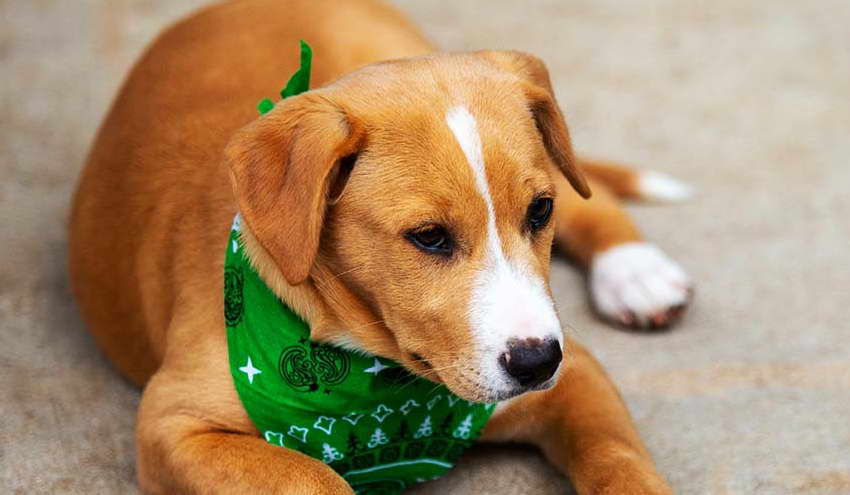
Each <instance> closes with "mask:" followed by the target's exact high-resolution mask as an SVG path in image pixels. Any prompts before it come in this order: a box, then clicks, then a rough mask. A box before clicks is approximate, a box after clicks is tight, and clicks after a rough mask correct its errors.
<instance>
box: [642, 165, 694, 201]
mask: <svg viewBox="0 0 850 495" xmlns="http://www.w3.org/2000/svg"><path fill="white" fill-rule="evenodd" d="M638 191H639V192H640V195H641V197H642V198H645V199H650V200H655V201H669V202H677V201H685V200H687V199H690V198H691V197H692V196H693V195H694V188H693V187H691V186H690V185H688V184H685V183H684V182H682V181H680V180H678V179H675V178H673V177H671V176H669V175H667V174H664V173H661V172H654V171H648V172H641V173H640V176H639V177H638Z"/></svg>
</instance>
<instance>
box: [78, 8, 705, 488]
mask: <svg viewBox="0 0 850 495" xmlns="http://www.w3.org/2000/svg"><path fill="white" fill-rule="evenodd" d="M299 38H303V39H305V40H307V41H309V43H310V44H311V45H312V46H313V49H314V51H315V54H316V58H315V60H314V63H313V69H314V70H313V83H314V84H313V87H314V88H315V89H313V90H311V91H309V92H306V93H303V94H301V95H298V96H294V97H291V98H288V99H286V100H283V101H282V102H281V103H279V104H278V105H277V106H276V108H275V109H274V110H272V111H271V112H269V113H268V114H266V115H264V116H263V117H259V118H258V116H257V115H256V110H255V106H256V103H257V101H258V100H259V99H260V98H262V97H264V96H268V95H270V94H273V91H275V90H276V89H278V88H279V86H280V85H281V84H282V83H283V82H284V80H285V78H286V77H287V76H288V75H289V74H291V73H292V72H293V71H294V70H295V69H296V67H297V52H296V47H297V41H298V39H299ZM591 189H592V190H593V196H592V197H591ZM685 192H686V191H685V190H684V189H683V187H682V186H681V185H679V184H678V183H676V182H672V181H671V180H669V179H667V178H665V177H661V176H657V175H638V174H635V173H632V172H630V171H627V170H625V169H622V168H619V167H617V166H612V165H608V164H604V163H594V162H583V161H580V160H576V159H575V158H574V157H573V153H572V149H571V145H570V138H569V135H568V131H567V127H566V124H565V122H564V118H563V116H562V114H561V111H560V110H559V108H558V105H557V103H556V101H555V98H554V95H553V93H552V88H551V85H550V82H549V77H548V74H547V71H546V69H545V67H544V65H543V63H542V62H541V61H540V60H538V59H536V58H534V57H532V56H530V55H527V54H523V53H519V52H509V51H490V52H475V53H455V54H448V53H438V52H436V48H435V47H434V46H433V45H432V44H431V43H430V42H428V41H427V40H426V39H425V38H424V37H423V36H422V35H421V34H420V33H419V32H418V31H417V30H416V29H415V28H414V27H413V26H412V25H411V24H410V23H409V22H408V21H407V20H406V19H404V18H403V17H402V16H401V15H400V14H398V13H397V12H396V11H395V10H393V9H391V8H389V7H387V6H385V5H383V4H380V3H377V2H375V1H373V0H349V1H347V2H330V1H317V0H286V1H280V0H237V1H232V2H226V3H221V4H217V5H215V6H212V7H210V8H208V9H206V10H204V11H202V12H199V13H197V14H196V15H194V16H192V17H191V18H189V19H187V20H185V21H183V22H181V23H179V24H177V25H176V26H174V27H172V28H171V29H169V30H168V31H166V32H165V33H164V34H163V35H161V36H160V38H159V39H158V40H157V41H156V42H155V43H154V44H153V45H152V46H151V47H150V48H149V50H148V51H147V53H146V54H145V55H144V56H143V57H142V59H141V60H140V61H139V62H138V64H137V65H136V66H135V68H134V69H133V71H132V72H131V74H130V76H129V77H128V79H127V81H126V83H125V85H124V87H123V88H122V90H121V92H120V94H119V96H118V98H117V100H116V101H115V103H114V105H113V107H112V109H111V110H110V112H109V115H108V116H107V118H106V120H105V122H104V123H103V126H102V128H101V129H100V132H99V135H98V137H97V140H96V142H95V144H94V147H93V149H92V152H91V155H90V157H89V161H88V164H87V166H86V167H85V170H84V171H83V174H82V178H81V181H80V184H79V188H78V191H77V194H76V197H75V200H74V205H73V212H72V217H71V226H70V267H71V278H72V283H73V288H74V292H75V295H76V298H77V300H78V302H79V305H80V307H81V311H82V314H83V317H84V319H85V320H86V322H87V324H88V326H89V328H90V330H91V332H92V333H93V334H94V336H95V338H96V340H97V342H98V344H99V345H100V346H101V347H102V348H103V349H104V351H105V352H106V354H107V355H108V356H109V357H110V359H111V360H112V361H113V362H114V363H115V364H116V366H117V367H118V368H119V369H120V371H121V372H122V373H124V374H125V375H126V376H128V377H129V378H130V379H132V380H133V381H134V382H135V383H137V384H139V385H142V386H144V394H143V397H142V401H141V405H140V408H139V414H138V426H137V448H138V455H137V462H138V470H137V472H138V477H139V483H140V484H141V486H142V488H143V489H144V490H145V491H147V492H150V493H212V492H214V493H298V494H326V493H328V494H330V493H333V494H335V493H352V492H353V491H355V490H356V491H357V492H358V493H398V492H400V491H401V490H403V489H404V488H405V487H407V486H409V485H410V484H412V483H414V482H416V481H421V480H422V479H425V478H427V477H430V475H431V474H434V473H436V474H437V475H439V474H441V473H442V472H444V471H445V470H446V469H448V468H449V467H450V466H451V464H452V463H453V462H454V460H455V459H456V458H457V457H458V456H459V455H460V453H461V452H462V451H463V449H465V448H466V447H467V446H468V444H469V443H470V442H471V440H472V439H473V438H476V437H478V439H479V440H480V441H488V442H508V441H510V442H530V443H533V444H536V445H538V446H539V447H540V448H541V449H542V451H543V452H544V453H545V455H546V456H547V457H548V458H549V459H550V460H551V462H552V463H554V464H555V465H556V466H558V467H559V468H560V469H561V470H562V471H563V472H564V473H566V474H567V475H569V477H570V478H571V479H572V482H573V484H574V485H575V487H576V489H577V490H578V492H579V493H581V494H591V493H612V494H614V493H616V494H663V493H670V489H669V487H668V485H667V484H666V482H665V481H664V480H663V478H662V477H661V476H660V475H659V474H658V473H657V471H656V469H655V467H654V466H653V462H652V460H651V458H650V456H649V454H648V452H647V450H646V449H645V447H644V446H643V444H642V443H641V441H640V439H639V437H638V435H637V433H636V432H635V429H634V426H633V425H632V422H631V420H630V418H629V415H628V412H627V410H626V408H625V407H624V405H623V403H622V401H621V400H620V398H619V397H618V395H617V392H616V390H615V389H614V387H613V386H612V384H611V383H610V381H609V380H608V378H607V377H606V375H605V373H604V372H603V370H602V369H601V368H600V366H599V365H598V364H597V363H596V362H595V361H594V360H593V358H592V357H591V356H590V354H589V353H588V352H587V351H586V350H585V349H584V348H582V347H581V346H580V345H578V344H577V343H576V342H574V341H573V340H571V339H569V338H568V337H566V336H565V335H564V334H563V332H562V330H561V325H560V323H559V321H558V317H557V314H556V311H555V308H554V305H553V301H552V297H551V293H550V289H549V284H548V277H549V270H548V268H549V261H550V251H551V246H552V243H553V240H555V241H557V242H558V244H559V245H560V246H561V247H562V248H563V249H565V250H566V251H567V252H569V253H571V254H572V255H573V256H574V257H575V258H576V259H577V260H578V261H579V262H580V263H582V264H583V265H585V266H586V267H588V268H589V270H590V274H591V288H592V293H593V295H594V297H595V303H596V305H597V307H598V309H599V311H600V312H601V313H602V314H603V315H605V316H606V317H608V318H611V319H614V320H616V321H619V322H621V323H623V324H626V325H634V326H663V325H666V324H668V323H670V322H671V321H672V320H673V319H675V317H676V316H677V314H678V313H679V312H680V310H681V308H682V307H683V306H684V305H685V303H686V302H687V298H688V292H689V288H690V282H689V281H688V279H687V277H686V276H685V275H684V274H683V273H682V271H681V269H679V268H678V267H677V266H676V265H675V264H674V263H673V262H671V261H670V260H669V259H667V258H666V257H665V256H664V255H663V254H662V253H661V252H660V251H659V250H658V249H656V248H654V247H652V246H651V245H649V244H646V243H643V242H642V241H641V239H640V236H639V233H638V232H637V230H636V229H635V228H634V227H633V225H632V224H631V222H630V221H629V220H628V218H627V217H626V215H625V214H624V213H623V211H622V210H621V209H620V207H619V206H618V205H617V202H616V200H615V197H616V196H640V197H647V196H652V195H654V196H660V197H668V198H671V199H672V198H673V197H675V196H680V195H683V194H684V193H685ZM587 198H589V199H587ZM234 218H236V221H235V222H233V219H234ZM232 222H233V224H232ZM231 224H232V226H231ZM228 236H230V237H228ZM225 252H226V253H227V254H226V255H225ZM226 260H227V261H226ZM256 308H265V309H264V310H263V311H259V310H258V309H256ZM259 313H262V314H260V316H256V315H257V314H259ZM269 318H270V320H268V319H269ZM262 325H266V326H267V327H268V329H266V330H263V331H262V332H264V333H262V335H263V338H262V339H260V340H257V341H256V342H254V343H253V344H250V345H255V347H254V348H252V349H253V351H250V352H255V353H256V354H247V355H246V354H245V352H249V351H245V349H247V347H243V344H242V343H237V339H241V338H255V337H256V335H260V333H259V332H260V330H259V328H260V326H262ZM264 328H265V327H264ZM298 332H301V333H298ZM255 334H256V335H255ZM296 337H297V338H296ZM290 338H291V341H286V342H285V343H282V342H283V341H281V342H278V341H277V340H276V339H290ZM263 339H266V340H263ZM255 340H256V339H255ZM239 342H241V341H239ZM245 345H246V346H247V345H249V344H245ZM276 346H277V347H276ZM243 351H245V352H243ZM260 354H262V355H263V356H265V357H262V356H260V357H258V355H260ZM246 358H247V359H246ZM367 366H368V367H367ZM349 382H350V383H349ZM355 382H356V383H355ZM262 387H273V388H262ZM393 387H395V388H393ZM387 390H389V391H393V394H394V395H393V394H389V395H387V393H386V391H387ZM417 393H421V394H422V395H415V394H417ZM252 394H253V395H252ZM390 395H392V397H390ZM393 397H395V398H393ZM296 399H297V401H299V402H298V403H297V406H293V405H292V404H294V402H291V401H294V400H296ZM384 399H386V401H385V400H384ZM258 400H262V401H266V402H263V404H264V405H262V406H256V401H258ZM393 400H397V401H398V402H391V401H393ZM286 401H290V402H288V403H287V404H289V405H288V406H285V407H284V405H281V409H280V410H275V409H274V408H273V407H272V406H271V405H270V404H272V405H274V404H277V403H278V402H280V403H281V404H283V403H284V402H286ZM330 402H333V403H334V404H335V405H334V407H336V408H337V409H333V408H331V407H330V406H327V404H329V403H330ZM432 402H433V404H432ZM346 404H348V406H349V407H348V409H346V410H339V409H338V407H345V405H346ZM325 407H327V408H328V409H327V410H326V409H323V408H325ZM269 408H271V409H269ZM438 410H439V411H442V412H441V414H442V416H440V417H439V418H438V417H437V416H436V414H437V413H436V411H438ZM302 413H303V414H304V415H307V414H308V413H309V414H313V416H304V417H310V418H313V417H315V418H316V421H315V423H313V422H312V419H311V420H310V421H309V422H308V423H305V422H304V421H302V419H303V418H302V416H299V415H301V414H302ZM412 418H416V421H415V422H414V421H413V419H412ZM265 421H277V422H279V423H281V425H282V426H280V427H279V428H277V429H275V428H274V427H266V425H265V423H264V422H265ZM414 428H415V429H416V431H412V430H413V429H414ZM390 429H392V430H393V432H394V433H392V434H387V431H389V430H390ZM364 432H365V433H364ZM364 434H365V435H366V436H365V437H364V436H363V435H364ZM341 435H345V436H347V444H342V443H341V442H342V441H343V440H342V439H343V437H341ZM281 446H283V447H286V448H281ZM405 470H406V471H405ZM401 471H405V472H404V473H401ZM376 474H377V477H376V476H374V475H376ZM367 475H370V476H367Z"/></svg>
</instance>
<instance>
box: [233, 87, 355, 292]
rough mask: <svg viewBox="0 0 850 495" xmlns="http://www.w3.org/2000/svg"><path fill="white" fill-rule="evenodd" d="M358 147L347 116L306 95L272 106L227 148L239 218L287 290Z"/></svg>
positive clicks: (307, 259) (303, 269)
mask: <svg viewBox="0 0 850 495" xmlns="http://www.w3.org/2000/svg"><path fill="white" fill-rule="evenodd" d="M364 142H365V133H364V132H363V128H362V126H361V125H359V124H358V123H357V122H356V120H355V119H354V118H352V117H351V116H350V115H349V114H348V113H347V112H346V110H344V109H343V108H341V107H340V106H338V105H337V104H335V103H333V102H332V101H331V100H330V99H328V98H326V97H325V96H323V95H321V94H318V93H317V92H310V93H305V94H303V95H299V96H295V97H292V98H288V99H286V100H283V101H282V102H280V103H278V104H277V106H276V107H275V108H274V110H272V111H271V112H269V113H267V114H266V115H264V116H263V117H260V118H259V119H257V120H256V121H254V122H253V123H251V124H249V125H247V126H246V127H244V128H243V129H241V130H240V131H239V132H238V133H237V134H236V135H235V136H234V137H233V138H232V139H231V141H230V143H229V144H228V145H227V148H226V150H225V156H226V159H227V162H228V165H229V167H230V177H231V181H232V184H233V190H234V194H235V196H236V200H237V204H238V207H239V213H240V215H241V216H242V218H243V220H244V221H245V223H246V224H247V226H248V228H249V229H250V230H251V233H252V234H253V235H254V236H255V237H256V239H257V241H258V242H259V243H260V245H261V246H262V247H263V248H264V249H265V250H266V251H267V252H268V254H269V255H270V256H271V257H272V259H273V260H274V261H275V263H276V264H277V265H278V267H279V268H280V270H281V272H282V274H283V276H284V278H286V281H287V282H289V283H290V284H292V285H297V284H300V283H301V282H303V281H304V280H305V279H306V278H307V276H308V275H309V273H310V270H311V268H312V266H313V262H314V261H315V258H316V253H317V252H318V249H319V238H320V236H321V232H322V225H323V222H324V217H325V210H326V209H327V206H328V202H329V201H332V200H333V199H334V198H335V197H338V196H339V194H341V192H342V187H343V186H344V183H345V181H346V180H347V179H348V174H349V172H350V171H351V169H350V167H351V165H352V164H353V161H352V160H353V159H354V157H355V156H356V153H357V152H358V151H359V150H360V149H361V147H362V146H363V145H364Z"/></svg>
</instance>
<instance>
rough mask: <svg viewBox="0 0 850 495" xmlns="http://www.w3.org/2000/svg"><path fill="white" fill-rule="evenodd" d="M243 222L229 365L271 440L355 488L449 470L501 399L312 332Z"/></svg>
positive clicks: (403, 482) (229, 293) (378, 487)
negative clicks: (274, 284)
mask: <svg viewBox="0 0 850 495" xmlns="http://www.w3.org/2000/svg"><path fill="white" fill-rule="evenodd" d="M239 228H240V221H239V217H238V216H237V217H236V220H235V221H234V224H233V228H232V230H231V233H230V242H229V243H228V248H227V256H226V258H225V269H224V316H225V321H226V324H227V347H228V353H229V357H230V372H231V374H232V375H233V382H234V384H235V385H236V391H237V392H238V394H239V398H240V399H241V400H242V404H243V405H244V406H245V410H246V411H247V412H248V416H249V417H250V418H251V421H253V423H254V425H255V426H256V427H257V430H259V431H260V433H261V434H262V435H263V437H265V439H266V441H268V442H269V443H272V444H274V445H280V446H281V447H287V448H290V449H295V450H298V451H299V452H303V453H305V454H307V455H309V456H311V457H315V458H317V459H321V460H322V461H323V462H325V463H327V464H328V465H330V467H331V468H333V469H334V470H335V471H336V472H337V473H339V474H340V475H341V476H342V477H343V478H345V479H346V481H348V483H349V484H350V485H351V486H352V487H353V488H354V490H355V491H356V493H358V494H369V495H394V494H399V493H401V492H402V491H403V490H404V489H405V488H406V487H408V486H410V485H411V484H413V483H416V482H419V481H425V480H429V479H433V478H436V477H438V476H440V475H442V474H445V473H446V472H447V471H448V470H449V469H451V468H452V466H453V465H454V463H455V461H456V460H457V459H458V457H460V455H461V454H462V453H463V452H464V451H465V450H466V449H467V448H468V447H469V446H470V445H471V444H472V442H473V441H474V440H475V439H476V438H477V437H478V436H479V435H480V434H481V430H482V428H483V427H484V425H485V424H486V423H487V420H488V419H489V418H490V415H491V414H492V413H493V409H494V408H495V404H479V403H474V402H468V401H466V400H462V399H461V398H460V397H458V396H456V395H455V394H453V393H452V392H451V391H449V389H447V388H446V387H444V386H442V385H435V384H434V383H433V382H430V381H428V380H425V379H424V378H420V377H417V376H414V375H411V374H410V373H408V372H407V371H405V369H404V368H403V367H401V366H400V365H399V364H397V363H394V362H392V361H390V360H388V359H384V358H379V357H376V356H370V355H366V354H363V353H356V352H351V351H348V350H344V349H341V348H338V347H334V346H331V345H326V344H320V343H317V342H314V341H312V340H310V327H309V326H308V325H307V324H306V323H304V321H302V320H301V319H300V318H299V317H298V316H297V315H296V314H295V313H294V312H293V311H292V310H291V309H289V308H288V307H287V306H286V305H285V304H284V303H283V302H282V301H281V300H280V299H279V298H278V297H277V296H276V295H275V294H274V293H273V292H272V291H271V289H269V288H268V286H266V284H265V283H264V282H263V281H262V280H261V279H260V277H259V275H258V274H257V272H256V271H255V270H254V269H253V267H252V266H251V264H250V263H249V261H248V260H247V259H246V257H245V254H244V251H243V247H242V243H241V242H240V240H239Z"/></svg>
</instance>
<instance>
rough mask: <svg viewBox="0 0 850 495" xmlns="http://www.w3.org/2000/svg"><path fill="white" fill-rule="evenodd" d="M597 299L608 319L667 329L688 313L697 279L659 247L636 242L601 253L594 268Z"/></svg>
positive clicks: (593, 289) (632, 325)
mask: <svg viewBox="0 0 850 495" xmlns="http://www.w3.org/2000/svg"><path fill="white" fill-rule="evenodd" d="M590 290H591V295H592V297H593V304H594V306H595V308H596V310H597V311H599V313H600V314H601V315H602V316H603V317H605V318H606V319H608V320H611V321H614V322H616V323H618V324H620V325H623V326H625V327H630V328H636V329H644V330H654V329H662V328H667V327H668V326H670V325H671V324H672V323H674V322H676V321H677V320H678V319H679V318H680V317H681V315H682V314H683V313H684V311H685V308H687V305H688V303H689V302H690V299H691V296H692V294H693V283H692V282H691V279H690V277H688V275H687V274H686V273H685V272H684V270H682V268H681V267H680V266H679V265H678V264H677V263H676V262H674V261H673V260H671V259H670V258H669V257H667V255H666V254H664V253H663V252H662V251H661V250H660V249H658V248H657V247H656V246H654V245H652V244H648V243H643V242H633V243H628V244H621V245H619V246H615V247H613V248H611V249H608V250H607V251H604V252H602V253H600V254H599V255H597V256H596V257H595V258H594V259H593V262H592V265H591V269H590Z"/></svg>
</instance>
